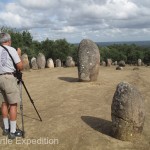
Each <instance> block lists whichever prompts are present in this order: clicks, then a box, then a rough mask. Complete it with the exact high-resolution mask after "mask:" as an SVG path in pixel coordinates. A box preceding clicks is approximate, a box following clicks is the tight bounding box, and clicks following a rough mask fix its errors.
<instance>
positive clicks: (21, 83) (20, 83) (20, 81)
mask: <svg viewBox="0 0 150 150" xmlns="http://www.w3.org/2000/svg"><path fill="white" fill-rule="evenodd" d="M17 79H18V84H19V85H20V111H21V119H22V137H23V138H24V137H25V131H24V119H23V102H22V85H23V87H24V89H25V91H26V93H27V95H28V97H29V100H30V102H31V103H32V105H33V107H34V109H35V111H36V113H37V115H38V117H39V119H40V121H42V118H41V116H40V115H39V112H38V111H37V109H36V107H35V105H34V101H33V99H32V98H31V96H30V94H29V92H28V90H27V88H26V86H25V84H24V81H23V80H22V72H19V76H17Z"/></svg>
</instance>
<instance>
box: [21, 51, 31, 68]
mask: <svg viewBox="0 0 150 150" xmlns="http://www.w3.org/2000/svg"><path fill="white" fill-rule="evenodd" d="M21 60H22V63H23V70H29V69H30V65H29V59H28V55H27V54H23V55H22V56H21Z"/></svg>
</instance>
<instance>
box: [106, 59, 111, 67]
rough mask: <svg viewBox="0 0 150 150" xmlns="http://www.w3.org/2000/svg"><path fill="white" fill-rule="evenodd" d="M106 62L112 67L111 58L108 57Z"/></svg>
mask: <svg viewBox="0 0 150 150" xmlns="http://www.w3.org/2000/svg"><path fill="white" fill-rule="evenodd" d="M106 64H107V66H108V67H110V66H111V64H112V60H111V59H107V61H106Z"/></svg>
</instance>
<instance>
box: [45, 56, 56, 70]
mask: <svg viewBox="0 0 150 150" xmlns="http://www.w3.org/2000/svg"><path fill="white" fill-rule="evenodd" d="M46 66H47V67H48V68H54V62H53V59H51V58H49V59H48V60H47V65H46Z"/></svg>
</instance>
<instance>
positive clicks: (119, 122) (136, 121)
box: [111, 82, 145, 141]
mask: <svg viewBox="0 0 150 150" xmlns="http://www.w3.org/2000/svg"><path fill="white" fill-rule="evenodd" d="M111 117H112V124H113V125H112V136H114V137H115V138H117V139H120V140H125V141H132V140H135V139H136V137H139V136H140V134H141V133H142V130H143V125H144V119H145V108H144V100H143V98H142V96H141V94H140V92H139V91H138V90H137V89H136V88H135V87H134V86H132V85H131V84H129V83H126V82H121V83H119V84H118V86H117V88H116V92H115V94H114V97H113V101H112V105H111Z"/></svg>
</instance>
